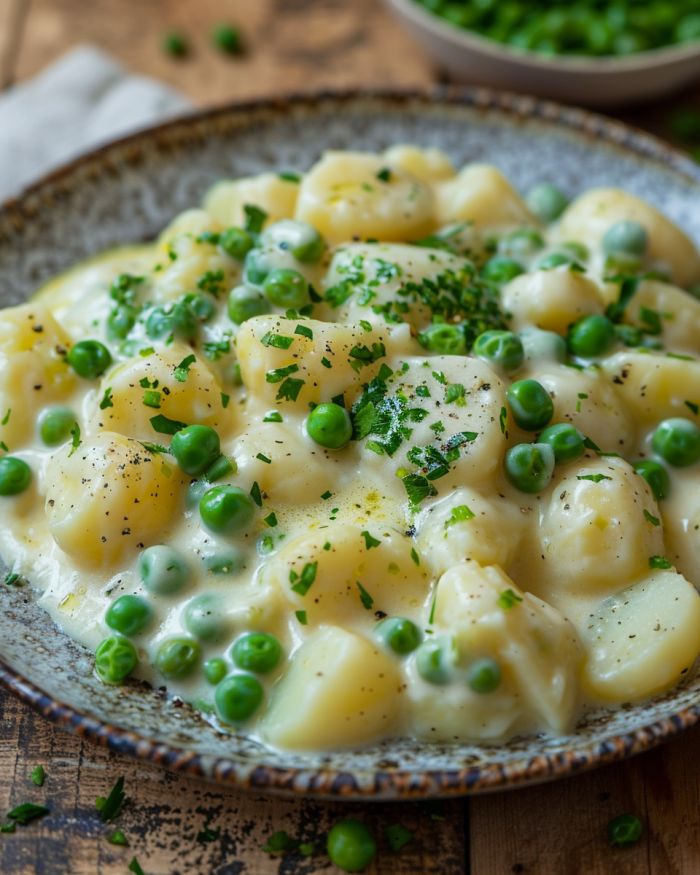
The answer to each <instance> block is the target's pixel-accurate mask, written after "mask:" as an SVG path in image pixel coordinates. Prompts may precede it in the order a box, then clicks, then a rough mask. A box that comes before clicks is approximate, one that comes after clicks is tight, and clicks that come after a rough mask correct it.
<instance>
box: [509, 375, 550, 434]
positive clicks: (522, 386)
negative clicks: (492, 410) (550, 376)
mask: <svg viewBox="0 0 700 875" xmlns="http://www.w3.org/2000/svg"><path fill="white" fill-rule="evenodd" d="M506 398H507V399H508V404H509V406H510V410H511V413H512V414H513V419H514V420H515V421H516V423H517V424H518V425H519V426H520V428H523V429H525V431H539V430H540V429H541V428H544V427H545V425H547V423H548V422H549V420H550V419H551V418H552V416H553V415H554V404H553V403H552V399H551V398H550V396H549V392H547V390H546V389H545V388H544V386H543V385H542V383H538V382H537V380H518V381H517V382H515V383H512V384H511V385H510V387H509V388H508V391H507V392H506Z"/></svg>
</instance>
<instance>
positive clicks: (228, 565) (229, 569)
mask: <svg viewBox="0 0 700 875" xmlns="http://www.w3.org/2000/svg"><path fill="white" fill-rule="evenodd" d="M204 567H205V568H206V569H207V571H208V572H209V573H210V574H236V573H237V572H238V571H241V570H242V569H243V568H245V554H244V553H243V552H242V551H240V550H234V549H229V550H225V551H223V552H220V553H214V554H213V555H211V556H205V557H204Z"/></svg>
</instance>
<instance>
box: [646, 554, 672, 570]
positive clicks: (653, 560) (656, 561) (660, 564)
mask: <svg viewBox="0 0 700 875" xmlns="http://www.w3.org/2000/svg"><path fill="white" fill-rule="evenodd" d="M649 568H663V569H666V568H673V563H672V562H670V561H669V560H668V559H666V557H665V556H650V557H649Z"/></svg>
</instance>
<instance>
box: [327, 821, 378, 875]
mask: <svg viewBox="0 0 700 875" xmlns="http://www.w3.org/2000/svg"><path fill="white" fill-rule="evenodd" d="M326 850H327V852H328V856H329V857H330V860H331V863H333V865H334V866H337V867H338V868H339V869H342V870H343V872H361V871H362V870H363V869H366V868H367V866H369V864H370V863H371V862H372V860H373V859H374V858H375V856H376V855H377V842H376V841H375V838H374V836H373V835H372V831H371V830H370V829H369V827H368V826H366V825H365V824H364V823H362V822H361V821H359V820H354V819H353V818H348V819H347V820H341V821H339V822H338V823H336V824H335V825H334V826H332V827H331V829H330V832H329V833H328V838H327V839H326Z"/></svg>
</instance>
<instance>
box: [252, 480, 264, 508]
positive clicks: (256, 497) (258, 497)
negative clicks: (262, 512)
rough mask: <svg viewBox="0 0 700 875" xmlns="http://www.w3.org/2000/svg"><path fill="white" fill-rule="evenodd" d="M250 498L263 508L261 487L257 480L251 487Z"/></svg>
mask: <svg viewBox="0 0 700 875" xmlns="http://www.w3.org/2000/svg"><path fill="white" fill-rule="evenodd" d="M250 497H251V498H252V499H253V501H254V502H255V503H256V504H257V506H258V507H262V493H261V492H260V486H259V485H258V481H257V480H256V481H255V482H254V483H253V485H252V486H251V487H250Z"/></svg>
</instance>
